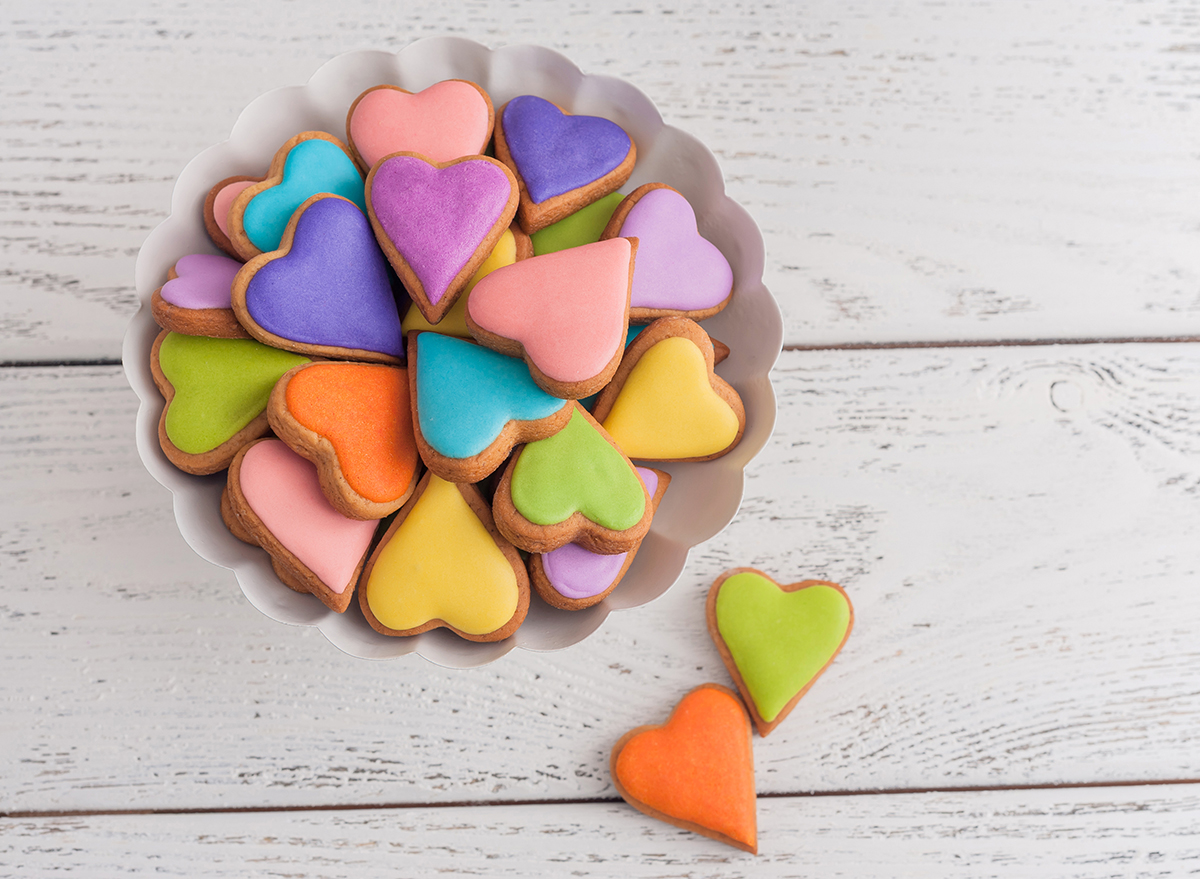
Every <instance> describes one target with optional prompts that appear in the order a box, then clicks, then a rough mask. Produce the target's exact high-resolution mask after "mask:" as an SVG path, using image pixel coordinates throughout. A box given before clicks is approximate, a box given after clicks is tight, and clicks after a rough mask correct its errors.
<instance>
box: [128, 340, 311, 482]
mask: <svg viewBox="0 0 1200 879" xmlns="http://www.w3.org/2000/svg"><path fill="white" fill-rule="evenodd" d="M307 362H308V358H306V357H300V356H298V355H296V354H291V353H289V352H287V351H277V350H276V349H274V348H269V347H267V346H266V345H262V344H260V343H258V342H256V341H254V340H253V339H214V338H208V337H204V336H185V335H181V334H179V333H171V332H168V331H166V330H163V332H161V333H159V335H158V338H156V339H155V340H154V345H153V347H152V348H151V351H150V372H151V373H152V375H153V376H154V383H155V384H156V385H157V386H158V390H159V392H160V393H161V394H162V395H163V397H164V398H165V399H166V401H167V403H166V406H165V407H164V408H163V413H162V416H161V417H160V418H159V422H158V439H159V444H160V445H161V446H162V450H163V453H164V454H166V456H167V458H168V459H169V460H170V462H171V463H172V464H174V465H175V466H176V467H178V468H179V469H180V470H184V471H186V472H188V473H194V474H197V475H203V474H207V473H216V472H217V471H218V470H224V469H225V468H226V467H228V466H229V462H230V461H232V460H233V457H234V455H236V454H237V453H238V451H239V450H240V449H241V448H242V446H244V445H246V444H247V443H248V442H250V441H251V440H254V439H257V438H258V437H260V436H263V435H264V434H266V433H268V432H270V425H269V424H268V423H267V413H266V409H267V401H268V400H269V399H270V396H271V389H272V388H273V387H274V386H275V382H276V381H278V380H279V378H280V377H281V376H282V375H283V374H284V373H285V372H287V371H288V370H289V369H291V368H293V367H295V366H299V365H300V364H302V363H307Z"/></svg>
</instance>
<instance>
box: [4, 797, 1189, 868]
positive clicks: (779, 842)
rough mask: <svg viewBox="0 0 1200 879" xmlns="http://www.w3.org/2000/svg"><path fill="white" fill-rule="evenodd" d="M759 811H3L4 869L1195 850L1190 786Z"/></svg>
mask: <svg viewBox="0 0 1200 879" xmlns="http://www.w3.org/2000/svg"><path fill="white" fill-rule="evenodd" d="M758 811H759V828H760V831H759V839H760V846H759V854H758V856H757V857H755V856H753V855H750V854H746V853H743V852H736V851H734V850H732V849H730V848H729V847H728V846H724V845H722V844H720V843H718V842H714V841H712V840H708V839H705V838H703V837H701V836H697V835H695V834H692V833H689V832H687V831H684V830H679V829H677V828H674V827H670V826H668V825H665V824H661V823H659V822H655V821H651V820H650V819H649V818H646V817H645V816H643V815H641V814H639V813H638V812H635V811H634V810H633V809H632V808H630V807H629V806H626V805H625V804H623V803H581V804H568V805H563V804H556V805H541V806H503V807H496V808H490V809H481V808H470V807H467V808H463V807H457V808H436V809H430V808H413V809H390V810H381V809H363V810H352V811H335V812H298V813H297V812H293V813H278V812H276V813H269V812H268V813H254V814H245V813H240V814H239V813H234V814H228V813H227V814H209V815H119V816H87V817H70V818H68V817H61V818H37V819H0V872H4V874H5V875H13V876H21V877H23V879H36V877H42V876H59V875H63V874H67V875H76V874H78V875H84V876H111V877H125V876H185V877H188V879H192V877H213V879H216V877H238V879H240V877H244V876H247V875H256V876H292V877H313V879H315V877H330V879H335V877H344V876H351V875H352V876H355V877H361V879H371V877H384V876H387V877H393V876H397V875H403V876H406V877H426V876H450V877H454V876H520V877H555V879H557V877H562V876H579V877H618V876H620V877H630V879H643V877H644V879H651V877H655V879H657V877H662V876H697V877H699V876H703V877H713V879H718V877H719V879H734V877H755V879H759V877H772V879H773V877H779V879H784V877H809V876H823V877H830V879H836V877H844V879H849V877H856V879H887V877H901V876H904V877H912V876H923V877H928V876H938V877H946V879H950V877H961V879H991V877H1012V879H1029V877H1046V879H1101V877H1117V876H1139V877H1157V876H1179V875H1184V874H1190V873H1191V872H1193V871H1194V870H1195V868H1196V865H1197V862H1200V841H1198V840H1200V796H1198V795H1197V790H1196V786H1195V785H1165V786H1155V787H1130V788H1093V789H1087V790H1078V789H1077V790H1038V791H987V792H973V793H928V794H906V795H893V796H835V797H795V798H782V799H766V800H762V799H760V800H759V809H758ZM9 871H11V872H9Z"/></svg>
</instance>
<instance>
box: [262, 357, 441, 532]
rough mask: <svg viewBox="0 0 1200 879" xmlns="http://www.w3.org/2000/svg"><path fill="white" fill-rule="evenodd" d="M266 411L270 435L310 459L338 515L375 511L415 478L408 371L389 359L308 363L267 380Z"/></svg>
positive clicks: (395, 503) (404, 492)
mask: <svg viewBox="0 0 1200 879" xmlns="http://www.w3.org/2000/svg"><path fill="white" fill-rule="evenodd" d="M267 417H268V419H269V420H270V422H271V427H272V429H274V431H275V433H276V435H277V436H278V437H279V438H280V439H282V440H283V441H284V442H286V443H287V444H288V445H289V446H291V448H292V449H294V450H295V451H297V452H299V453H300V454H301V455H303V456H304V457H305V458H307V459H308V460H310V461H312V462H313V463H314V464H316V465H317V471H318V473H319V474H320V477H321V487H322V489H323V490H324V491H325V496H326V497H327V498H328V499H329V502H330V503H331V504H333V506H334V507H335V508H336V509H337V510H338V512H340V513H341V514H342V515H343V516H349V517H351V518H354V519H382V518H383V517H384V516H387V515H389V514H391V513H394V512H395V511H396V510H398V509H400V507H401V506H403V504H404V502H405V501H406V500H408V498H409V496H410V495H411V494H412V492H413V489H414V488H415V487H416V484H417V479H416V477H417V463H418V460H419V459H418V457H417V446H416V442H415V440H414V438H413V427H412V407H411V406H410V405H409V398H408V375H407V373H406V372H405V370H403V369H401V368H399V367H395V366H382V365H378V364H368V363H312V364H308V365H307V366H301V367H298V368H296V369H293V370H291V371H290V372H288V374H287V375H285V376H284V377H283V378H281V379H280V380H279V382H278V383H277V384H276V385H275V390H274V391H272V393H271V401H270V403H269V404H268V406H267Z"/></svg>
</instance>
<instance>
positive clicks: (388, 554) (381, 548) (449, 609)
mask: <svg viewBox="0 0 1200 879" xmlns="http://www.w3.org/2000/svg"><path fill="white" fill-rule="evenodd" d="M362 583H363V585H362V589H361V590H360V591H359V604H360V606H361V607H362V611H363V615H364V616H366V618H367V622H369V623H370V624H371V626H372V627H373V628H374V629H375V631H377V632H381V633H382V634H384V635H418V634H420V633H421V632H426V631H428V630H430V629H434V628H438V627H445V628H448V629H450V630H451V631H453V632H454V633H455V634H457V635H459V636H461V637H463V638H466V639H468V640H471V641H499V640H502V639H504V638H507V637H508V636H509V635H511V634H512V633H513V632H515V631H516V630H517V627H518V626H520V625H521V623H522V621H523V620H524V619H525V614H526V613H527V612H528V610H529V577H528V575H527V574H526V572H525V565H524V563H523V562H522V561H521V556H520V553H518V552H517V551H516V550H515V549H514V548H513V547H512V546H511V545H509V544H508V543H507V542H506V541H505V540H504V539H503V538H502V537H501V536H500V535H499V534H498V533H497V532H496V527H495V525H494V524H493V522H492V515H491V512H490V511H489V510H488V505H487V501H486V500H484V498H483V495H481V494H480V493H479V489H477V488H475V486H473V485H456V484H455V483H453V482H446V481H445V480H443V479H441V478H439V477H438V476H437V474H435V473H426V474H425V476H424V477H422V479H421V483H420V485H418V486H417V491H416V493H415V494H414V495H413V497H412V498H411V499H410V500H409V502H408V503H407V504H405V505H404V507H403V508H401V510H400V512H399V514H398V515H397V516H396V519H395V521H394V522H392V524H391V526H390V527H389V528H388V530H387V533H386V534H384V536H383V539H382V540H380V542H379V545H378V546H377V547H376V548H375V551H374V552H373V553H371V558H370V560H369V561H368V562H367V567H366V570H365V571H364V572H363V578H362Z"/></svg>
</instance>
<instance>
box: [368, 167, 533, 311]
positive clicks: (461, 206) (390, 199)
mask: <svg viewBox="0 0 1200 879" xmlns="http://www.w3.org/2000/svg"><path fill="white" fill-rule="evenodd" d="M512 191H513V189H512V180H511V179H510V178H509V176H508V175H507V174H505V173H504V170H503V168H502V167H501V166H500V165H498V164H497V163H494V162H492V161H487V160H483V159H476V160H466V161H462V162H456V163H455V164H453V165H449V166H447V167H445V168H435V167H434V166H433V165H430V164H429V163H428V162H426V161H424V160H422V159H420V158H417V157H416V156H393V157H392V158H390V159H386V160H384V161H383V162H382V163H380V164H379V165H378V166H377V167H376V168H375V170H374V176H373V177H372V180H371V210H372V212H373V213H374V215H375V219H376V220H377V221H378V222H379V224H380V226H381V227H382V229H383V232H384V234H385V235H386V236H387V238H388V240H389V241H391V243H392V245H393V246H394V247H395V248H396V250H397V251H398V252H399V253H400V255H401V256H402V257H403V258H404V261H405V262H407V263H408V265H409V267H410V268H411V269H412V271H413V272H414V274H416V276H417V278H418V279H419V280H420V282H421V286H422V287H423V288H424V291H425V296H426V297H427V298H428V299H429V301H430V302H431V303H434V304H436V303H438V302H440V301H441V299H442V297H443V296H445V295H446V290H447V288H448V287H449V285H450V282H451V281H452V280H454V278H455V277H456V276H457V275H458V274H459V272H461V271H462V270H463V268H464V266H466V264H467V262H468V261H469V260H470V259H471V257H472V256H474V255H475V253H476V251H477V250H478V249H479V246H480V244H482V243H483V241H484V240H485V239H486V238H487V236H488V235H489V234H491V232H492V229H493V228H494V227H495V225H496V223H497V222H499V221H500V219H501V217H502V216H503V215H504V212H505V208H506V207H507V206H508V203H509V200H510V199H511V197H512ZM510 219H511V214H510Z"/></svg>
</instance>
